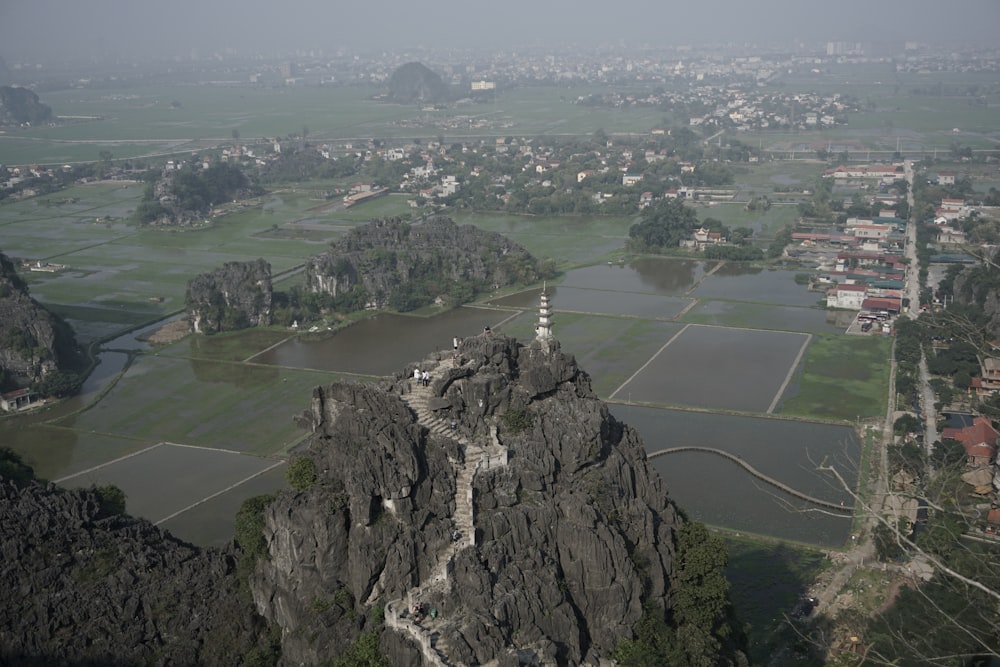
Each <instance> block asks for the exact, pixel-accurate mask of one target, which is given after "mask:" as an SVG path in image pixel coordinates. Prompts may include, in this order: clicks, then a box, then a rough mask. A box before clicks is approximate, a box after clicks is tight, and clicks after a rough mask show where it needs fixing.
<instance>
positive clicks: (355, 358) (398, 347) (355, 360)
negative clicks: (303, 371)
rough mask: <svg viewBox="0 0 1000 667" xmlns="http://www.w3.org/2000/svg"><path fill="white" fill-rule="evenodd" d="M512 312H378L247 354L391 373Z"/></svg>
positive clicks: (279, 362) (290, 363) (277, 361)
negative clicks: (324, 334)
mask: <svg viewBox="0 0 1000 667" xmlns="http://www.w3.org/2000/svg"><path fill="white" fill-rule="evenodd" d="M518 314H519V313H517V312H511V311H507V310H503V311H499V310H492V309H483V308H456V309H454V310H450V311H448V312H446V313H442V314H441V315H438V316H437V317H433V318H422V317H407V316H405V315H395V314H392V313H381V314H379V315H377V316H375V317H373V318H370V319H367V320H362V321H361V322H357V323H355V324H353V325H351V326H349V327H347V328H346V329H341V330H340V331H337V332H336V333H334V334H332V335H331V336H330V337H329V338H324V339H320V340H310V339H305V338H294V339H292V340H289V341H287V342H285V343H282V344H281V345H279V346H278V347H276V348H273V349H271V350H267V351H266V352H263V353H262V354H260V355H258V356H256V357H254V358H253V361H254V362H255V363H260V364H273V365H276V366H286V367H290V368H309V369H315V370H324V371H339V372H342V373H357V374H359V375H392V374H393V373H397V372H401V371H402V370H403V369H404V368H405V367H406V366H407V365H408V364H411V363H413V362H414V361H418V360H420V359H422V358H424V357H425V356H426V355H427V354H429V353H431V352H434V351H435V350H447V349H451V345H452V338H454V337H456V336H458V337H460V338H464V337H467V336H474V335H477V334H481V333H482V331H483V327H486V326H489V327H492V328H498V327H500V326H501V323H502V322H504V321H505V320H507V319H509V318H511V317H513V316H516V315H518Z"/></svg>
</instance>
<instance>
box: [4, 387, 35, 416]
mask: <svg viewBox="0 0 1000 667" xmlns="http://www.w3.org/2000/svg"><path fill="white" fill-rule="evenodd" d="M33 397H34V392H33V391H31V390H30V389H15V390H14V391H9V392H7V393H6V394H0V410H4V411H6V412H14V411H15V410H20V409H21V408H26V407H28V406H29V405H31V400H32V398H33Z"/></svg>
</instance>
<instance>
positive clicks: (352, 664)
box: [328, 630, 391, 667]
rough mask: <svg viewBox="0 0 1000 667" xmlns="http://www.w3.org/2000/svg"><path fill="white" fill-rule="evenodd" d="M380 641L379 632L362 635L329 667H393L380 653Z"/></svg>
mask: <svg viewBox="0 0 1000 667" xmlns="http://www.w3.org/2000/svg"><path fill="white" fill-rule="evenodd" d="M378 640H379V632H378V631H375V630H373V631H371V632H365V633H362V634H361V636H359V637H358V638H357V639H356V640H355V641H354V643H353V644H351V646H350V648H348V649H347V651H346V652H345V653H344V654H343V655H341V656H340V657H339V658H337V659H336V660H334V661H333V662H330V663H328V667H391V665H390V663H389V661H388V660H387V659H386V658H385V656H384V655H382V654H381V653H380V652H379V649H378Z"/></svg>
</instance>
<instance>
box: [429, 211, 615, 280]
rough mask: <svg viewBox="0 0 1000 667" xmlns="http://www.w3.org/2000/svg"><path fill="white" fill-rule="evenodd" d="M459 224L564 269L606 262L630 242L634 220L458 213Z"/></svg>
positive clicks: (607, 217)
mask: <svg viewBox="0 0 1000 667" xmlns="http://www.w3.org/2000/svg"><path fill="white" fill-rule="evenodd" d="M449 215H451V216H452V218H453V219H454V220H455V222H457V223H459V224H471V225H476V226H477V227H480V228H482V229H487V230H490V231H494V232H499V233H500V234H503V235H504V236H507V237H509V238H511V239H513V240H514V241H517V242H518V243H520V244H521V245H523V246H524V247H525V248H527V249H528V251H529V252H531V253H532V254H533V255H535V256H536V257H540V258H546V257H548V258H552V259H554V260H556V262H557V264H558V265H559V267H560V268H562V269H568V268H571V267H573V266H579V265H581V264H588V263H593V262H595V261H600V260H603V259H604V258H605V257H607V256H609V255H610V254H612V253H616V251H619V250H620V249H621V248H622V247H623V246H624V244H625V242H626V241H627V240H628V229H629V227H630V226H631V225H632V224H633V223H634V218H633V217H632V216H591V217H577V216H551V217H541V216H537V217H536V216H530V215H505V214H490V213H466V212H464V211H454V212H451V213H450V214H449Z"/></svg>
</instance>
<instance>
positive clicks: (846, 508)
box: [646, 445, 854, 512]
mask: <svg viewBox="0 0 1000 667" xmlns="http://www.w3.org/2000/svg"><path fill="white" fill-rule="evenodd" d="M678 452H707V453H709V454H715V455H717V456H721V457H723V458H726V459H729V460H730V461H732V462H733V463H736V464H737V465H740V466H742V467H743V469H744V470H746V471H747V472H748V473H750V474H751V475H753V476H754V477H756V478H757V479H759V480H761V481H763V482H767V483H768V484H770V485H771V486H773V487H775V488H778V489H781V490H782V491H784V492H785V493H787V494H788V495H790V496H795V497H796V498H800V499H801V500H805V501H806V502H808V503H812V504H813V505H820V506H821V507H828V508H830V509H834V510H837V511H840V512H854V506H853V505H844V504H842V503H835V502H831V501H829V500H823V499H821V498H815V497H813V496H810V495H809V494H807V493H803V492H801V491H798V490H796V489H793V488H792V487H790V486H788V485H787V484H785V483H783V482H779V481H778V480H776V479H774V478H773V477H769V476H768V475H765V474H764V473H762V472H761V471H759V470H757V469H756V468H754V467H753V466H752V465H750V464H749V463H747V462H746V461H744V460H743V459H742V457H739V456H737V455H736V454H730V453H729V452H726V451H723V450H721V449H715V448H714V447H698V446H696V445H687V446H683V447H671V448H670V449H661V450H659V451H657V452H653V453H651V454H646V458H649V459H654V458H656V457H658V456H666V455H667V454H676V453H678Z"/></svg>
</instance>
